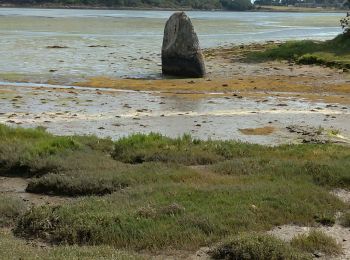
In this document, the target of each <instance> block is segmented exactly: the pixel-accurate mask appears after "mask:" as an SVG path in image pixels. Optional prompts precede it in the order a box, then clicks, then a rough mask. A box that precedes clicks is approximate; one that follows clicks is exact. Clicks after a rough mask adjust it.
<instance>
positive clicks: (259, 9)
mask: <svg viewBox="0 0 350 260" xmlns="http://www.w3.org/2000/svg"><path fill="white" fill-rule="evenodd" d="M0 8H28V9H30V8H32V9H74V10H77V9H80V10H131V11H132V10H135V11H206V12H291V13H346V12H348V11H349V9H331V8H329V9H324V8H307V7H285V6H261V7H256V8H254V9H250V10H246V11H234V10H225V9H211V10H208V9H193V8H188V7H187V8H186V7H183V8H165V7H162V8H158V7H108V6H92V5H54V4H43V5H25V4H24V5H14V4H0Z"/></svg>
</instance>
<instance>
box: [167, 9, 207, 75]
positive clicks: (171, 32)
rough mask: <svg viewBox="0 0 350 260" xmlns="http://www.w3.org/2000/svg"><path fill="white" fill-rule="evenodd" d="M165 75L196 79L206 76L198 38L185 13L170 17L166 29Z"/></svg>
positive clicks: (177, 13)
mask: <svg viewBox="0 0 350 260" xmlns="http://www.w3.org/2000/svg"><path fill="white" fill-rule="evenodd" d="M162 71H163V74H167V75H174V76H183V77H196V78H200V77H203V76H204V75H205V65H204V59H203V55H202V51H201V49H200V47H199V42H198V37H197V34H196V33H195V31H194V28H193V25H192V23H191V20H190V18H189V17H188V16H187V15H186V14H185V13H184V12H176V13H174V14H173V15H172V16H170V18H169V20H168V21H167V22H166V25H165V29H164V38H163V47H162Z"/></svg>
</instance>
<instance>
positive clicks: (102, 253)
mask: <svg viewBox="0 0 350 260" xmlns="http://www.w3.org/2000/svg"><path fill="white" fill-rule="evenodd" d="M0 249H1V250H0V259H28V260H29V259H30V260H31V259H33V260H34V259H41V260H53V259H70V260H82V259H86V260H89V259H120V260H137V259H146V258H144V257H141V256H140V255H137V254H135V253H131V252H127V251H121V250H117V249H115V248H113V247H111V246H77V245H74V246H55V247H50V246H43V247H40V246H38V245H35V244H32V243H28V241H26V240H23V239H19V238H16V237H14V236H13V235H12V234H10V233H9V232H7V231H2V230H0Z"/></svg>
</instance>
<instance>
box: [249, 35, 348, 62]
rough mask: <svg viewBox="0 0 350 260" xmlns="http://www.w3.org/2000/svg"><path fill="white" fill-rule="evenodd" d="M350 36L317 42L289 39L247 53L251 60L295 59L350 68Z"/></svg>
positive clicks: (340, 36)
mask: <svg viewBox="0 0 350 260" xmlns="http://www.w3.org/2000/svg"><path fill="white" fill-rule="evenodd" d="M349 46H350V37H348V36H346V35H343V34H342V35H339V36H337V37H336V38H334V39H332V40H329V41H325V42H317V41H312V40H302V41H289V42H286V43H283V44H280V45H278V46H273V47H270V48H268V49H266V50H264V51H262V52H252V53H250V54H248V55H247V59H248V60H251V61H266V60H293V61H296V62H297V63H299V64H318V65H325V66H329V67H339V68H345V69H349V68H350V47H349Z"/></svg>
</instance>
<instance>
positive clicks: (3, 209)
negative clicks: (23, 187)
mask: <svg viewBox="0 0 350 260" xmlns="http://www.w3.org/2000/svg"><path fill="white" fill-rule="evenodd" d="M25 210H26V207H25V204H24V203H23V201H22V200H20V199H15V198H13V197H10V196H7V195H4V194H1V193H0V227H7V226H11V225H13V224H15V222H16V219H17V218H18V217H19V216H20V215H21V214H22V213H24V211H25Z"/></svg>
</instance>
